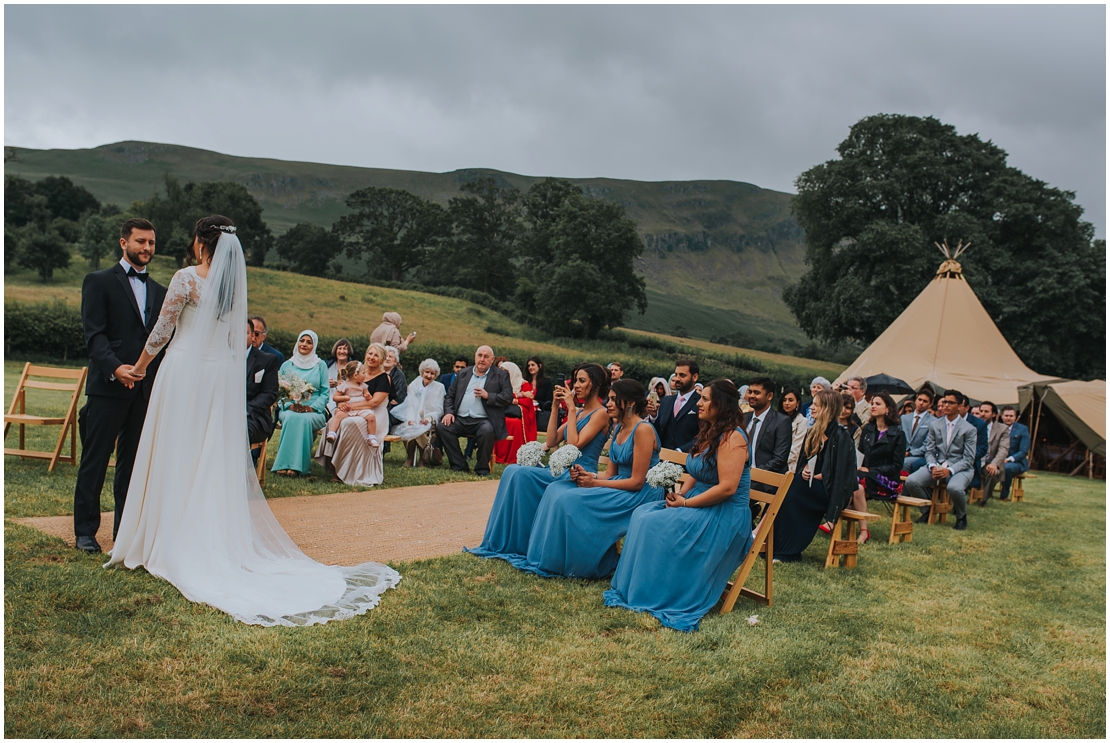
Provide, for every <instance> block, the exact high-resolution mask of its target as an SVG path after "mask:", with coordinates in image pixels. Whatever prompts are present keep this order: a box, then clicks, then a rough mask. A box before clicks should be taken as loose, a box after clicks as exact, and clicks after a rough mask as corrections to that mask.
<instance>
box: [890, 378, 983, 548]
mask: <svg viewBox="0 0 1110 743" xmlns="http://www.w3.org/2000/svg"><path fill="white" fill-rule="evenodd" d="M962 400H963V394H962V393H960V392H957V391H956V390H945V391H944V395H943V396H942V397H941V399H940V402H939V403H938V404H937V410H938V412H940V413H941V414H942V416H943V417H941V418H937V419H936V420H934V421H933V422H932V423H931V424H930V425H929V435H928V437H927V438H926V439H925V465H926V466H925V467H922V468H921V469H919V470H918V471H917V472H914V473H913V474H912V475H910V476H909V477H908V478H907V479H906V494H907V495H909V496H911V497H913V498H924V499H926V500H928V499H929V494H928V492H927V491H926V488H931V487H932V486H933V485H935V484H936V483H938V482H941V483H944V484H945V485H947V487H948V495H949V496H950V497H951V498H952V515H953V516H955V517H956V525H955V526H954V527H952V528H954V529H958V530H960V531H963V530H964V529H966V528H967V489H968V485H969V484H970V483H971V478H972V477H974V476H975V447H976V444H977V443H978V432H976V430H975V427H974V426H972V425H971V424H970V423H968V422H967V421H965V420H964V419H963V418H961V417H960V409H959V408H960V402H961V401H962ZM922 512H923V513H922V517H921V518H922V519H925V520H926V521H927V520H928V518H929V510H928V509H927V508H926V509H922ZM919 521H920V519H919Z"/></svg>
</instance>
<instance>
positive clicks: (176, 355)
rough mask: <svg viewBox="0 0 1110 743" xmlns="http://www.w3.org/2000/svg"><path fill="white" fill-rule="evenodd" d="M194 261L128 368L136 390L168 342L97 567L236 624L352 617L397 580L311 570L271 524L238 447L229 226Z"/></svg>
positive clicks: (368, 567)
mask: <svg viewBox="0 0 1110 743" xmlns="http://www.w3.org/2000/svg"><path fill="white" fill-rule="evenodd" d="M192 253H193V256H194V257H195V259H196V261H197V265H196V266H189V267H187V268H183V269H181V270H180V271H178V272H177V273H176V274H174V277H173V280H172V281H171V282H170V285H169V288H168V289H167V293H166V300H165V303H164V304H163V305H162V311H161V313H160V314H159V317H158V323H157V325H155V327H154V330H153V331H152V332H151V334H150V338H149V339H148V342H147V345H146V348H145V349H144V351H143V354H142V356H141V357H140V358H139V361H138V362H137V363H136V364H135V367H134V369H135V374H136V376H142V375H143V374H144V373H145V371H146V368H147V366H148V365H149V364H150V362H151V360H152V359H153V358H154V356H155V355H157V354H158V352H159V351H160V350H161V349H162V348H163V347H164V346H165V345H166V344H167V343H168V342H169V340H170V335H171V334H173V342H172V343H170V345H169V347H168V348H167V349H166V356H165V359H164V360H163V361H162V366H161V368H160V370H159V373H158V378H157V379H156V380H155V384H154V389H153V392H152V393H151V396H150V405H149V408H148V412H147V416H146V421H145V423H144V424H143V433H142V438H141V439H140V441H139V449H138V453H137V454H136V457H135V469H134V473H133V474H132V476H131V484H130V487H129V489H128V493H127V507H126V508H125V509H124V513H123V519H122V521H121V523H120V528H119V533H118V534H117V537H116V542H115V547H114V549H113V550H112V552H111V555H110V556H111V559H110V560H109V561H108V563H107V565H105V567H107V566H108V565H115V564H123V565H124V566H126V567H128V568H137V567H140V566H142V567H144V568H146V570H147V571H148V572H150V573H151V574H153V575H156V576H158V577H160V578H164V579H165V580H167V581H169V582H170V583H172V584H173V585H174V586H176V587H177V588H178V590H180V591H181V593H182V594H184V595H185V598H187V599H189V600H190V601H196V602H200V603H205V604H208V605H210V606H213V607H215V608H217V609H219V610H221V611H224V612H227V613H228V614H230V615H231V616H233V617H234V618H235V619H238V620H239V621H241V622H246V623H247V624H262V625H285V626H300V625H310V624H320V623H323V622H327V621H331V620H336V619H346V618H348V617H352V616H355V615H357V614H362V613H364V612H366V611H368V610H370V609H372V608H373V607H374V606H375V605H377V603H378V599H379V597H380V596H381V594H382V593H383V592H384V591H386V590H387V589H389V588H392V587H393V586H394V585H396V584H397V582H398V581H399V580H400V579H401V576H400V575H398V574H397V572H396V571H395V570H393V569H392V568H390V567H387V566H385V565H379V564H378V563H373V562H368V563H364V564H362V565H357V566H355V567H338V566H329V565H322V564H320V563H318V562H316V561H314V560H312V559H310V558H309V557H308V556H306V555H305V554H304V553H303V552H301V550H300V549H299V548H298V547H297V545H295V544H294V543H293V541H292V540H291V539H290V538H289V536H288V535H287V534H286V533H285V531H284V530H283V529H282V528H281V526H280V525H279V524H278V522H277V519H275V518H274V515H273V513H272V512H271V511H270V507H269V506H268V505H267V503H266V499H265V497H264V496H263V495H262V489H261V488H260V487H259V485H258V479H257V478H256V477H255V474H254V467H253V466H252V463H251V457H250V449H249V445H248V443H247V417H246V371H245V369H246V353H247V342H246V338H245V336H244V331H243V328H244V327H245V326H246V322H247V270H246V264H245V263H244V260H243V248H242V245H240V243H239V238H238V237H236V236H235V226H234V224H233V223H232V221H231V220H230V219H228V218H227V217H222V216H218V215H217V216H211V217H205V218H203V219H201V220H200V221H198V222H197V225H196V227H195V228H194V230H193V245H192ZM175 329H176V331H175Z"/></svg>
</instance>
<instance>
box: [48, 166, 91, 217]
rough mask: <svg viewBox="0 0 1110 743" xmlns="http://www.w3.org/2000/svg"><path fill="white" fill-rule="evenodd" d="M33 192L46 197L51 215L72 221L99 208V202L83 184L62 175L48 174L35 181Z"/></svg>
mask: <svg viewBox="0 0 1110 743" xmlns="http://www.w3.org/2000/svg"><path fill="white" fill-rule="evenodd" d="M35 193H37V194H40V195H42V196H45V197H46V205H47V208H48V209H49V210H50V214H51V216H53V217H55V218H58V217H60V218H62V219H70V220H73V221H74V222H76V221H78V220H80V219H81V215H83V214H84V213H85V212H89V211H97V210H99V209H100V202H99V201H98V200H97V198H96V197H95V196H93V195H92V194H91V193H89V191H88V189H86V188H84V187H83V186H77V185H74V183H73V181H71V180H70V179H69V178H67V177H65V176H64V175H63V176H56V175H49V176H47V177H45V178H43V179H42V180H41V181H38V182H36V183H35Z"/></svg>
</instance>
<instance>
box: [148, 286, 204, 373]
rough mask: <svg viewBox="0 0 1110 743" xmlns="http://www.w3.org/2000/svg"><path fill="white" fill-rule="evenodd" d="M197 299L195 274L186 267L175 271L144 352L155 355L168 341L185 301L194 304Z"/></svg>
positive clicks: (198, 295) (198, 296) (198, 298)
mask: <svg viewBox="0 0 1110 743" xmlns="http://www.w3.org/2000/svg"><path fill="white" fill-rule="evenodd" d="M199 300H200V294H199V293H198V291H197V277H196V274H194V273H193V272H192V271H190V270H189V269H187V268H183V269H182V270H180V271H178V272H177V273H175V274H174V275H173V279H172V280H171V281H170V285H169V287H168V288H167V289H166V298H165V299H164V300H163V301H162V309H161V311H159V313H158V322H156V323H155V324H154V330H152V331H150V337H149V338H147V341H146V352H147V353H149V354H150V355H151V356H157V355H158V352H159V351H161V350H162V349H163V348H164V347H165V345H166V344H167V343H169V342H170V337H171V336H173V330H174V328H175V327H177V318H178V317H179V316H180V315H181V310H182V309H184V307H185V303H186V302H190V303H192V304H193V306H196V304H197V302H198V301H199Z"/></svg>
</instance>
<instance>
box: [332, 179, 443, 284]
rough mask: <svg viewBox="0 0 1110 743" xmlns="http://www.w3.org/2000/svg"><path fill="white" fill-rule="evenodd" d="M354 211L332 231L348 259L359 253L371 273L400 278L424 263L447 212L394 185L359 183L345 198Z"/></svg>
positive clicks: (382, 276)
mask: <svg viewBox="0 0 1110 743" xmlns="http://www.w3.org/2000/svg"><path fill="white" fill-rule="evenodd" d="M347 206H349V207H351V208H352V209H354V212H353V213H351V214H348V215H347V216H345V217H341V218H340V219H339V221H338V222H336V223H335V225H334V226H333V228H332V229H333V231H334V232H335V235H336V237H337V238H339V239H340V240H341V241H342V242H343V244H344V245H345V246H346V248H347V255H348V256H349V257H351V258H363V259H364V260H365V261H366V264H367V266H368V267H369V268H370V273H371V274H372V275H377V276H378V277H380V278H384V279H389V280H391V281H400V280H401V278H402V277H403V276H404V274H405V273H406V272H407V271H410V270H412V269H414V268H418V267H420V266H422V265H424V262H425V261H426V259H427V255H428V253H429V251H430V250H431V249H432V247H433V246H435V245H438V244H439V242H440V241H441V240H442V239H443V238H445V237H446V236H447V232H448V231H449V229H450V224H449V222H448V220H447V212H446V210H445V209H444V208H443V207H441V206H440V205H439V204H436V203H434V202H431V201H427V200H425V199H422V198H420V197H419V196H417V195H416V194H412V193H409V192H408V191H402V190H400V189H396V188H374V187H370V188H364V189H362V190H360V191H355V192H354V193H353V194H351V195H350V196H348V197H347Z"/></svg>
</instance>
